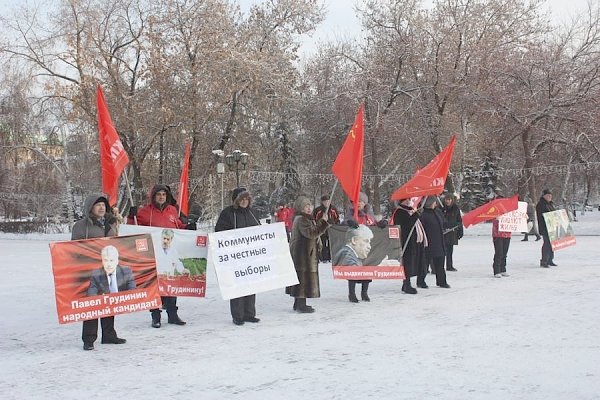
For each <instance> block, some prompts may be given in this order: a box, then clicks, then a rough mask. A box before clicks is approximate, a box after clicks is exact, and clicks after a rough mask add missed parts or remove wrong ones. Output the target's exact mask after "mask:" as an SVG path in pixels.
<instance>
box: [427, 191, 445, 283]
mask: <svg viewBox="0 0 600 400" xmlns="http://www.w3.org/2000/svg"><path fill="white" fill-rule="evenodd" d="M437 201H438V200H437V196H428V197H427V198H426V199H425V206H424V207H425V208H424V209H423V214H421V223H422V224H423V228H424V229H425V234H426V235H427V242H428V243H427V244H428V246H427V247H426V248H425V260H426V261H425V265H429V264H432V265H433V269H434V271H435V280H436V284H437V286H439V287H441V288H445V289H449V288H450V285H448V282H447V280H446V270H445V269H444V258H445V256H446V245H445V242H444V216H443V215H442V213H441V212H440V211H439V210H438V209H437V208H436V207H437Z"/></svg>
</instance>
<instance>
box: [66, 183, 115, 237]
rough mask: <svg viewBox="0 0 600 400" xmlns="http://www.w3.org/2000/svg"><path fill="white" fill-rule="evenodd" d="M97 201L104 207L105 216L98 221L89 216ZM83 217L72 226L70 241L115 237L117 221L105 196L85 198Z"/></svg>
mask: <svg viewBox="0 0 600 400" xmlns="http://www.w3.org/2000/svg"><path fill="white" fill-rule="evenodd" d="M98 200H100V201H102V202H103V203H104V204H105V205H106V214H105V215H104V218H102V219H98V218H96V217H94V216H93V215H92V214H91V211H92V207H93V206H94V204H96V203H97V202H98ZM83 215H84V217H83V218H82V219H80V220H79V221H77V222H75V225H73V230H72V232H71V240H79V239H92V238H99V237H105V236H116V234H117V219H116V218H115V216H114V215H113V213H112V211H111V207H110V204H109V203H108V197H107V196H106V195H105V194H101V193H97V194H92V195H89V196H88V197H86V199H85V201H84V202H83Z"/></svg>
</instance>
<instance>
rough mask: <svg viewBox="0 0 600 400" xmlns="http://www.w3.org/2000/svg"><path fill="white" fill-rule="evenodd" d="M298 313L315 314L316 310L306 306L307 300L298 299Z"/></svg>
mask: <svg viewBox="0 0 600 400" xmlns="http://www.w3.org/2000/svg"><path fill="white" fill-rule="evenodd" d="M296 311H298V312H299V313H305V314H308V313H313V312H315V309H314V308H312V307H311V306H307V305H306V299H298V305H297V306H296Z"/></svg>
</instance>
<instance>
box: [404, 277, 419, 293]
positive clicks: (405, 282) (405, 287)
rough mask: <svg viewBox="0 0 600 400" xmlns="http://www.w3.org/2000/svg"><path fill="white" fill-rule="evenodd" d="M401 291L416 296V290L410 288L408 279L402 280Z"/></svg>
mask: <svg viewBox="0 0 600 400" xmlns="http://www.w3.org/2000/svg"><path fill="white" fill-rule="evenodd" d="M402 291H403V292H404V293H408V294H417V289H415V288H414V287H412V285H411V284H410V279H405V280H404V282H403V283H402Z"/></svg>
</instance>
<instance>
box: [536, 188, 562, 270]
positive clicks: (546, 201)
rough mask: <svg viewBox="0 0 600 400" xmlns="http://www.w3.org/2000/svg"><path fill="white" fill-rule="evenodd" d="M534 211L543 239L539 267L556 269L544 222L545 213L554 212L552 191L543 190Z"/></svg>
mask: <svg viewBox="0 0 600 400" xmlns="http://www.w3.org/2000/svg"><path fill="white" fill-rule="evenodd" d="M535 210H536V215H537V220H538V226H539V229H540V234H541V235H542V238H543V239H544V244H543V245H542V259H541V260H540V267H542V268H549V267H551V266H552V267H556V266H557V264H555V263H554V252H553V251H552V244H551V243H550V237H549V236H548V228H547V227H546V221H545V220H544V214H545V213H547V212H551V211H556V208H555V207H554V203H553V202H552V191H551V190H550V189H544V190H543V191H542V197H540V200H539V201H538V203H537V205H536V207H535Z"/></svg>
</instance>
